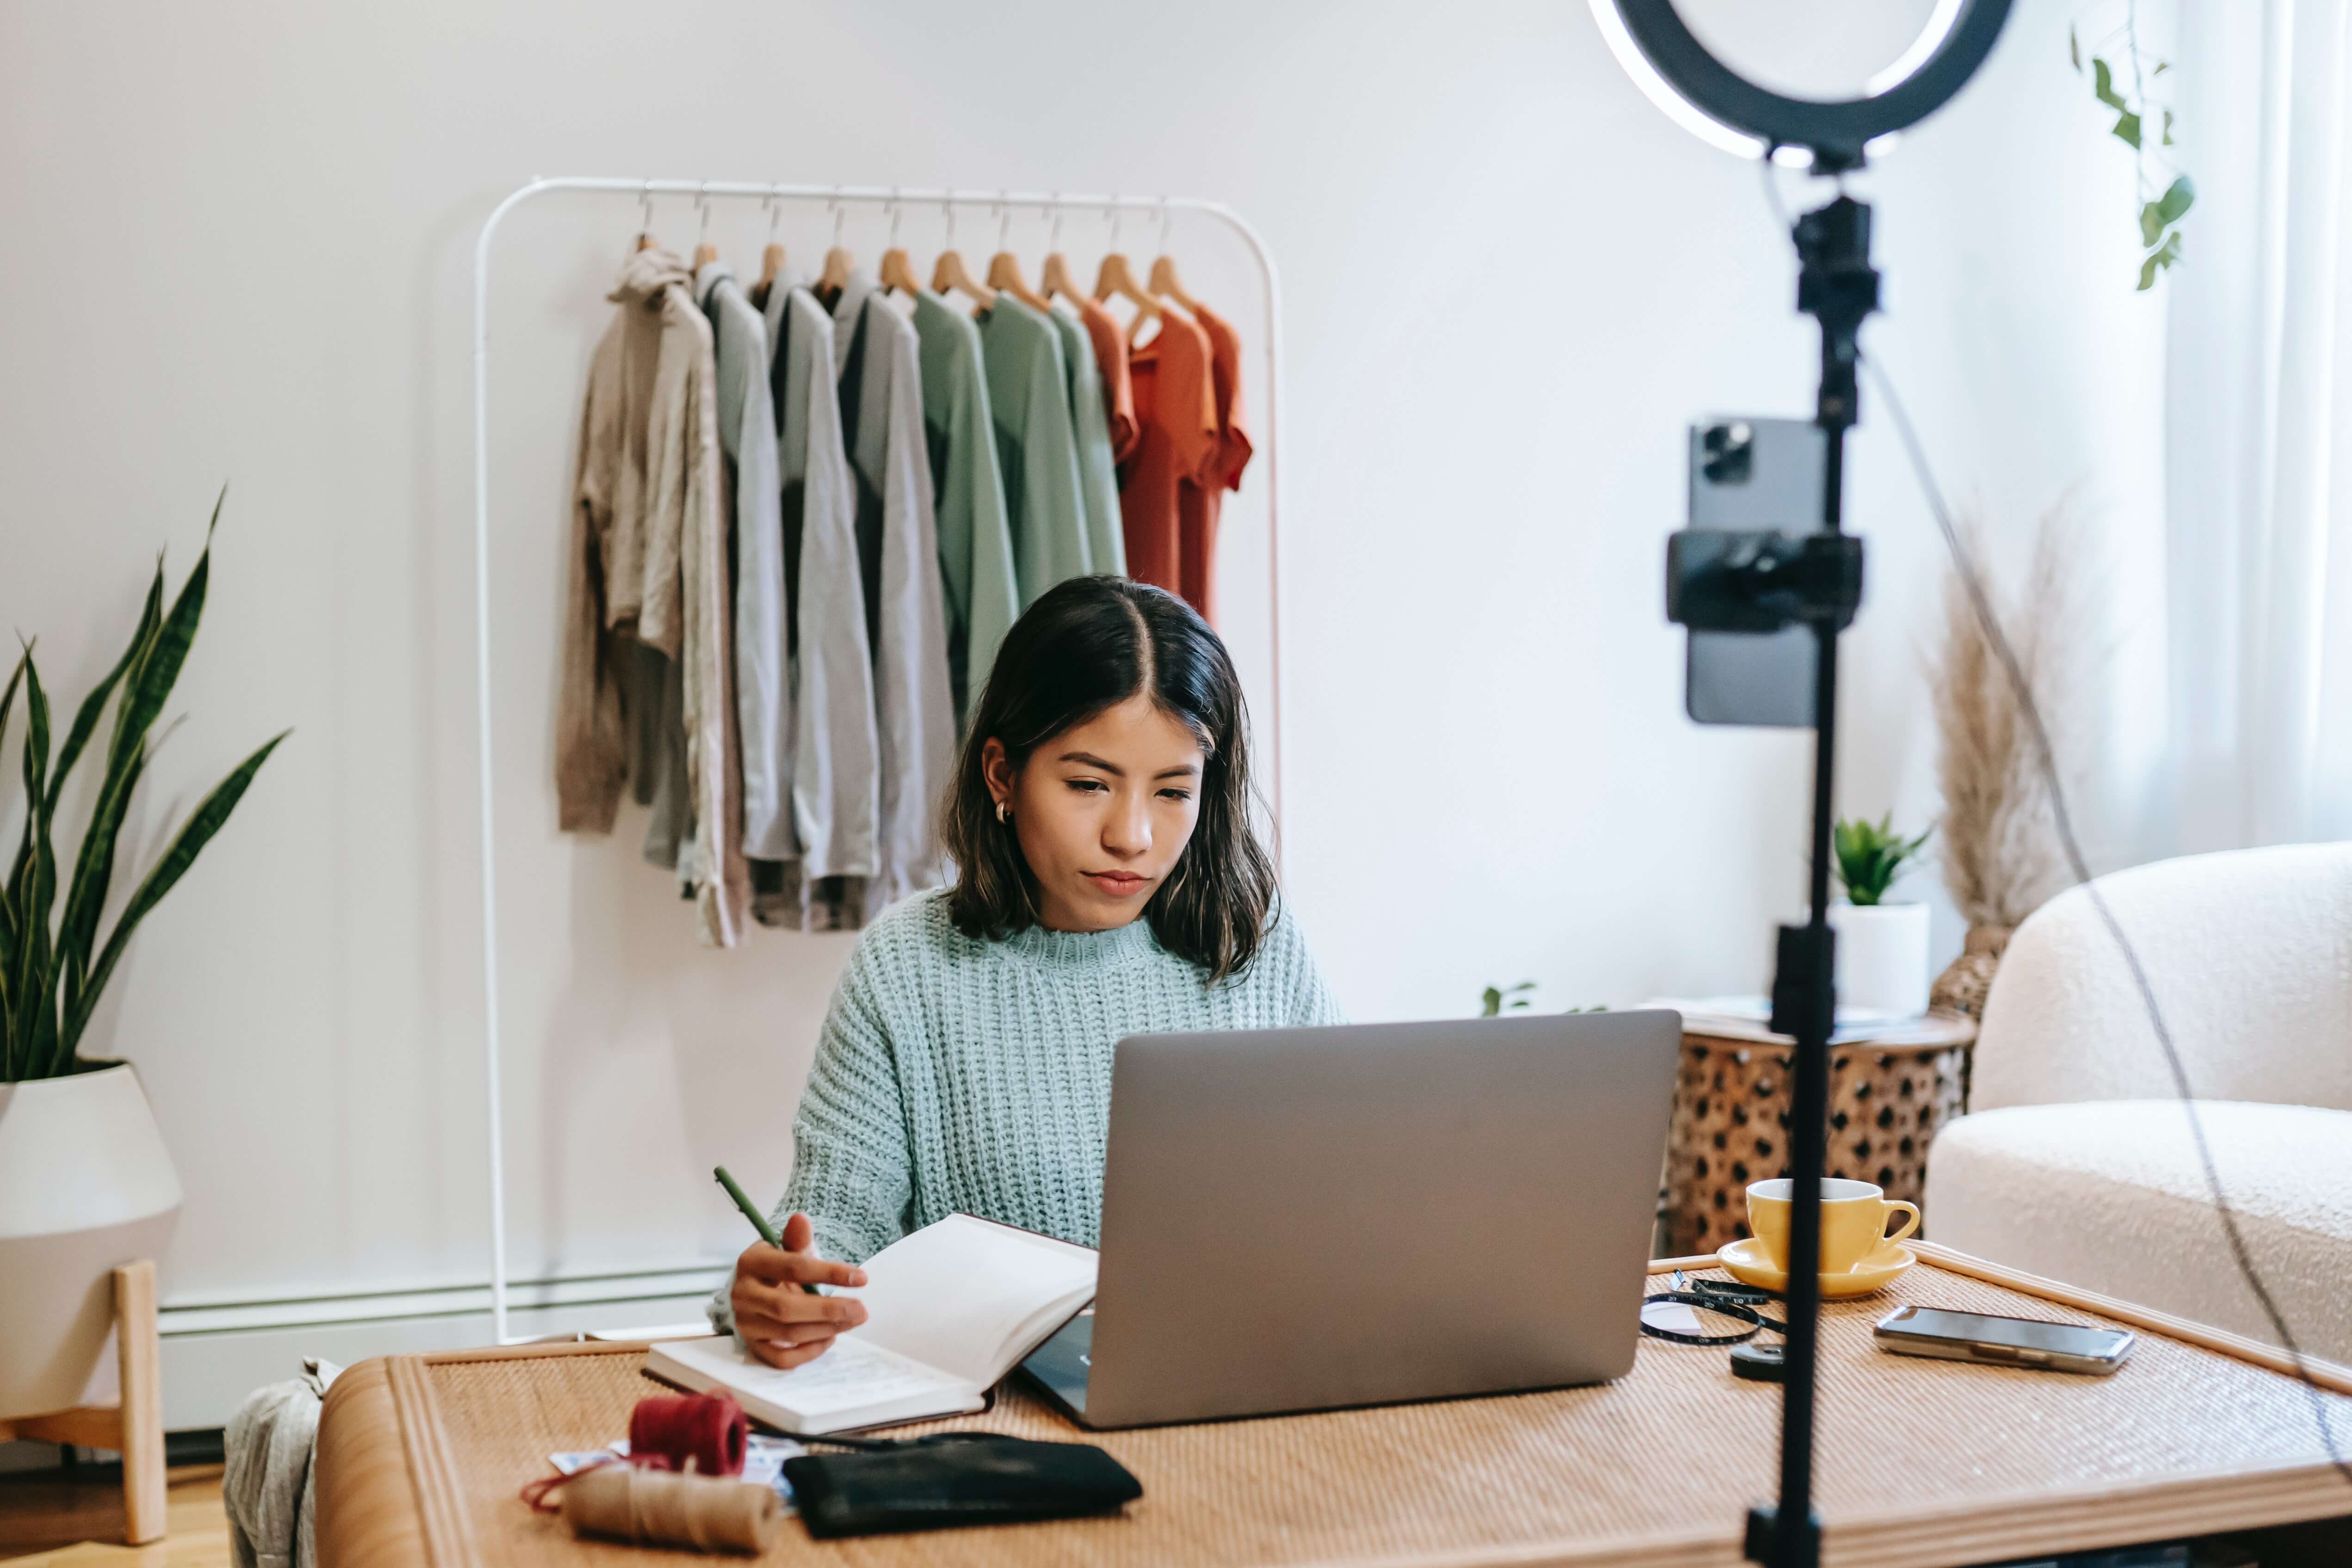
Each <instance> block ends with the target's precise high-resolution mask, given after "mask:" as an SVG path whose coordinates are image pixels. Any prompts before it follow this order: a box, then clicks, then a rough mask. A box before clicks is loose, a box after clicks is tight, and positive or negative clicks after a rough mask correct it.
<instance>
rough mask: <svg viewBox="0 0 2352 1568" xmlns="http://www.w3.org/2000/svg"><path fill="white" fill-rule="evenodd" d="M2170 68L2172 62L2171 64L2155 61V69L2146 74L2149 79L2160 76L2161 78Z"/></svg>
mask: <svg viewBox="0 0 2352 1568" xmlns="http://www.w3.org/2000/svg"><path fill="white" fill-rule="evenodd" d="M2171 68H2172V62H2171V61H2170V60H2158V61H2157V62H2156V68H2155V69H2154V70H2152V71H2150V72H2148V73H2147V74H2148V75H2149V76H2150V77H2160V76H2162V75H2163V74H2164V73H2165V72H2167V71H2168V70H2170V69H2171Z"/></svg>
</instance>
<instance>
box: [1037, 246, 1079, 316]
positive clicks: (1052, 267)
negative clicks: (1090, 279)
mask: <svg viewBox="0 0 2352 1568" xmlns="http://www.w3.org/2000/svg"><path fill="white" fill-rule="evenodd" d="M1037 292H1038V293H1040V294H1043V295H1044V296H1045V298H1048V299H1051V298H1054V296H1055V295H1056V294H1058V295H1060V296H1061V297H1062V298H1065V299H1066V300H1068V301H1069V302H1070V303H1071V304H1073V305H1075V304H1076V303H1077V302H1078V301H1079V300H1081V299H1084V298H1086V297H1087V291H1086V290H1085V289H1083V288H1080V287H1078V280H1077V279H1076V278H1075V277H1071V276H1070V263H1069V258H1068V257H1066V256H1064V255H1063V254H1062V253H1061V252H1060V251H1058V250H1057V251H1054V252H1051V253H1049V254H1048V255H1047V256H1046V257H1045V271H1044V272H1042V273H1040V274H1039V275H1038V277H1037Z"/></svg>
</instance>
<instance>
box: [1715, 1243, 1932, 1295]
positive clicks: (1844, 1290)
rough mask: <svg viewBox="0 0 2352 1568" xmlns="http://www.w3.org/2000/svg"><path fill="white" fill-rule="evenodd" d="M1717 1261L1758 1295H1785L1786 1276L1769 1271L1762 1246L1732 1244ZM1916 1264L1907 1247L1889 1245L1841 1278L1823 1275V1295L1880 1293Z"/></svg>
mask: <svg viewBox="0 0 2352 1568" xmlns="http://www.w3.org/2000/svg"><path fill="white" fill-rule="evenodd" d="M1715 1258H1716V1261H1717V1262H1718V1263H1721V1264H1722V1265H1723V1266H1724V1267H1725V1268H1726V1269H1727V1270H1730V1271H1731V1277H1732V1278H1733V1279H1735V1280H1737V1281H1739V1282H1740V1283H1741V1284H1743V1285H1753V1286H1755V1287H1756V1288H1757V1289H1758V1290H1759V1291H1785V1290H1787V1289H1788V1288H1789V1276H1788V1275H1786V1274H1784V1273H1782V1272H1781V1271H1780V1270H1778V1269H1775V1268H1774V1267H1772V1258H1771V1255H1770V1254H1769V1253H1768V1252H1766V1251H1765V1250H1764V1243H1762V1242H1761V1241H1759V1240H1757V1239H1755V1238H1754V1237H1749V1238H1748V1239H1747V1240H1745V1241H1735V1242H1733V1243H1731V1245H1729V1246H1728V1247H1726V1248H1724V1249H1722V1250H1721V1251H1719V1252H1717V1254H1716V1255H1715ZM1918 1260H1919V1255H1918V1254H1917V1253H1916V1252H1914V1251H1912V1250H1911V1249H1909V1248H1908V1247H1905V1246H1901V1245H1899V1244H1896V1243H1892V1242H1890V1243H1888V1244H1887V1245H1886V1246H1885V1247H1882V1248H1880V1249H1878V1250H1877V1251H1875V1252H1874V1253H1872V1254H1871V1255H1870V1256H1869V1257H1867V1258H1864V1260H1862V1261H1861V1262H1859V1263H1856V1264H1855V1265H1854V1266H1853V1268H1852V1269H1851V1270H1847V1271H1846V1272H1845V1273H1843V1274H1823V1275H1822V1295H1823V1296H1824V1297H1826V1298H1828V1299H1829V1300H1831V1301H1843V1300H1845V1299H1846V1298H1847V1297H1849V1296H1866V1295H1868V1294H1870V1293H1871V1292H1872V1291H1882V1290H1885V1288H1886V1286H1887V1285H1888V1284H1890V1283H1891V1282H1892V1281H1894V1279H1895V1275H1897V1274H1900V1273H1901V1272H1903V1270H1906V1269H1908V1268H1909V1267H1911V1265H1912V1264H1914V1263H1916V1262H1917V1261H1918Z"/></svg>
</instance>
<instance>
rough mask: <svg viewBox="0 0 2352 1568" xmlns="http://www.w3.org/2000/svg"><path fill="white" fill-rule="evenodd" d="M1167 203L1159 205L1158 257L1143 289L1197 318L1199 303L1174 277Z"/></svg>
mask: <svg viewBox="0 0 2352 1568" xmlns="http://www.w3.org/2000/svg"><path fill="white" fill-rule="evenodd" d="M1168 218H1169V213H1168V203H1167V201H1166V200H1165V199H1164V198H1163V199H1162V200H1161V202H1160V256H1159V259H1158V260H1156V261H1154V262H1153V263H1152V264H1151V281H1150V283H1149V284H1147V285H1146V286H1145V287H1148V288H1149V289H1150V292H1151V293H1152V294H1153V295H1154V296H1155V297H1157V298H1161V299H1173V300H1174V301H1176V303H1177V304H1179V305H1181V306H1182V307H1183V308H1185V309H1187V310H1189V311H1191V312H1192V314H1193V315H1195V316H1198V315H1199V314H1200V313H1201V302H1200V301H1199V300H1197V299H1195V298H1192V296H1191V295H1189V294H1187V293H1185V292H1184V280H1183V279H1182V278H1181V277H1177V276H1176V258H1175V257H1174V256H1171V255H1170V254H1169V251H1168Z"/></svg>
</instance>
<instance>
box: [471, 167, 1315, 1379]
mask: <svg viewBox="0 0 2352 1568" xmlns="http://www.w3.org/2000/svg"><path fill="white" fill-rule="evenodd" d="M558 192H583V193H603V194H606V195H621V196H630V197H635V198H638V199H640V200H644V201H646V202H648V203H649V202H650V201H651V200H652V198H654V197H655V196H692V197H694V198H695V199H696V201H697V203H698V204H708V203H709V202H713V201H742V200H751V201H757V202H761V203H782V202H824V203H828V204H833V205H834V207H835V210H836V212H837V211H838V210H839V208H840V207H841V206H842V205H843V204H852V203H854V204H863V205H868V206H880V207H884V208H904V207H906V206H908V205H922V206H933V205H936V206H940V207H944V208H946V209H948V210H949V211H950V213H952V212H953V210H954V209H956V208H959V207H991V208H995V209H998V210H999V212H1000V213H1002V212H1004V211H1008V210H1010V209H1013V208H1030V209H1034V210H1039V211H1045V212H1053V213H1064V212H1073V211H1075V212H1094V213H1108V214H1114V215H1116V214H1123V213H1143V214H1155V213H1156V214H1159V215H1160V219H1161V223H1162V226H1163V236H1162V237H1163V239H1164V237H1165V235H1164V228H1165V225H1166V222H1167V220H1168V218H1169V217H1171V215H1172V214H1176V213H1180V212H1182V213H1196V214H1201V215H1202V216H1204V217H1210V218H1214V219H1215V220H1216V221H1217V222H1219V223H1221V224H1223V225H1224V226H1225V227H1226V228H1228V229H1230V230H1231V231H1232V232H1233V233H1234V234H1235V235H1239V236H1240V238H1241V240H1242V243H1243V244H1244V246H1247V247H1248V249H1249V253H1250V256H1251V258H1252V259H1253V260H1255V262H1256V263H1257V267H1258V274H1259V277H1260V278H1261V279H1262V280H1263V283H1264V287H1265V295H1264V298H1265V340H1264V341H1265V423H1264V429H1265V441H1264V444H1262V446H1261V447H1260V448H1259V451H1258V458H1259V461H1260V463H1261V465H1263V467H1264V470H1265V552H1266V589H1267V619H1268V622H1269V626H1270V631H1269V636H1268V649H1267V653H1268V657H1267V664H1268V692H1267V703H1266V707H1267V719H1268V723H1267V733H1268V737H1269V740H1270V744H1269V745H1268V747H1266V758H1267V761H1268V763H1269V764H1270V767H1269V768H1268V772H1269V780H1268V790H1267V793H1268V796H1269V800H1270V804H1271V806H1272V808H1273V813H1274V821H1273V828H1274V853H1275V861H1276V865H1279V864H1280V863H1281V861H1282V847H1283V846H1282V535H1281V531H1280V517H1281V510H1282V507H1281V500H1282V483H1281V471H1280V465H1279V460H1278V457H1277V455H1276V454H1277V450H1278V447H1279V441H1278V434H1279V431H1280V426H1281V417H1282V285H1281V280H1280V278H1279V277H1278V276H1277V274H1276V271H1275V266H1274V256H1273V255H1272V253H1270V252H1269V251H1268V250H1267V249H1266V246H1265V239H1264V238H1263V237H1261V236H1260V235H1259V234H1258V232H1257V230H1255V228H1253V227H1251V226H1250V225H1249V223H1248V222H1247V220H1245V219H1244V218H1243V217H1242V216H1241V215H1240V214H1238V213H1235V212H1234V211H1233V209H1231V208H1230V207H1227V206H1225V205H1224V204H1222V203H1218V202H1209V201H1202V200H1199V199H1197V198H1193V197H1189V196H1122V195H1083V194H1072V193H1064V192H1059V191H1052V192H1038V191H1012V190H1002V191H971V190H950V189H930V188H921V187H917V186H912V185H905V186H901V185H803V184H782V183H758V182H751V181H741V180H645V179H637V180H631V179H619V178H613V177H607V176H602V175H559V176H553V177H541V176H534V177H533V178H531V179H530V180H529V181H527V182H525V183H523V184H521V185H520V186H518V187H516V189H515V190H514V191H512V192H511V193H509V194H508V196H507V198H506V199H505V200H504V201H502V202H500V203H499V204H498V205H497V206H496V207H495V208H493V209H492V210H491V212H490V215H489V217H488V219H487V220H485V221H484V222H483V224H482V232H481V235H480V236H479V237H478V239H476V241H475V242H474V647H475V664H474V706H475V717H476V721H477V726H478V747H479V758H480V765H481V780H480V783H481V854H482V993H483V994H482V1009H483V1029H482V1035H483V1040H482V1045H483V1057H484V1061H485V1062H486V1064H487V1087H488V1095H487V1099H488V1112H489V1156H490V1323H491V1332H492V1333H493V1334H494V1335H495V1337H496V1339H497V1342H498V1343H501V1344H504V1343H508V1334H507V1203H506V1149H505V1136H504V1127H503V1119H504V1118H503V1113H502V1110H501V1104H500V1096H499V1061H500V1043H499V898H498V829H497V816H496V808H495V802H494V800H493V784H494V774H493V768H492V755H491V737H492V733H493V732H492V727H491V723H490V245H491V242H492V241H493V240H495V239H496V238H497V237H498V232H499V225H500V224H501V223H503V222H505V220H506V217H507V214H509V213H511V212H513V211H514V210H515V209H516V208H517V207H520V206H521V205H522V204H524V203H525V202H528V201H530V200H531V199H533V198H534V197H538V196H544V195H549V194H551V193H558ZM1163 248H1164V246H1163Z"/></svg>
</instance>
